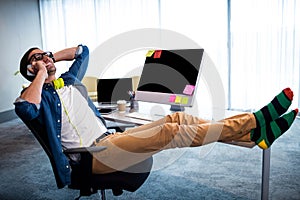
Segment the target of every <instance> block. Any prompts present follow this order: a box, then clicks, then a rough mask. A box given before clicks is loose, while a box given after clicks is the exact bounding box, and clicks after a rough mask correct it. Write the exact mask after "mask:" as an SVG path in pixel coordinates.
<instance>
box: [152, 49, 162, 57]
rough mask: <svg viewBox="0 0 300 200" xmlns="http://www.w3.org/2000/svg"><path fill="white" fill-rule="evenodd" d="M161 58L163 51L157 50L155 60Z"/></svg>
mask: <svg viewBox="0 0 300 200" xmlns="http://www.w3.org/2000/svg"><path fill="white" fill-rule="evenodd" d="M160 56H161V50H156V51H155V53H154V57H153V58H160Z"/></svg>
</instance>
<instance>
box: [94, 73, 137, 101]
mask: <svg viewBox="0 0 300 200" xmlns="http://www.w3.org/2000/svg"><path fill="white" fill-rule="evenodd" d="M128 91H132V79H131V78H114V79H98V83H97V100H98V102H99V103H102V104H116V103H117V101H118V100H126V101H129V94H128Z"/></svg>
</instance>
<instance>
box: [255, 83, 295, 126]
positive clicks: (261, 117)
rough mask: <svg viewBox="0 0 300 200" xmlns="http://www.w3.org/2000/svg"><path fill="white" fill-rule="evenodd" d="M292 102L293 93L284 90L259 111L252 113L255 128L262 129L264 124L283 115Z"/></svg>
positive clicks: (286, 89)
mask: <svg viewBox="0 0 300 200" xmlns="http://www.w3.org/2000/svg"><path fill="white" fill-rule="evenodd" d="M292 100H293V91H292V90H291V89H290V88H285V89H284V90H282V92H280V93H279V94H278V95H277V96H276V97H274V99H273V100H272V101H271V102H270V103H269V104H268V105H266V106H264V107H263V108H262V109H260V110H259V111H257V112H255V113H253V114H254V116H255V119H256V124H257V127H263V126H264V125H265V124H268V123H270V122H271V121H274V120H275V119H277V118H278V117H280V116H281V115H282V114H283V113H285V112H286V111H287V110H288V108H289V107H290V105H291V104H292Z"/></svg>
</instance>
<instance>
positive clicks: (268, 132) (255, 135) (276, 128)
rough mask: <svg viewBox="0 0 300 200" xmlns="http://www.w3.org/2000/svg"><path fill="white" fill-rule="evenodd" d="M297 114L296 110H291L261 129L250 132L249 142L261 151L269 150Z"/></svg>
mask: <svg viewBox="0 0 300 200" xmlns="http://www.w3.org/2000/svg"><path fill="white" fill-rule="evenodd" d="M297 113H298V109H295V110H292V111H291V112H289V113H287V114H285V115H283V116H282V117H280V118H277V119H275V120H274V121H272V122H271V123H268V124H266V125H265V126H263V127H257V128H255V129H253V130H252V131H251V140H252V141H254V142H255V143H256V144H257V145H258V146H259V147H260V148H262V149H267V148H269V147H270V146H271V144H272V143H273V142H274V141H275V140H276V139H277V138H279V137H280V136H281V135H282V134H283V133H284V132H286V131H287V130H288V129H289V128H290V126H291V125H292V123H293V122H294V120H295V118H296V116H297Z"/></svg>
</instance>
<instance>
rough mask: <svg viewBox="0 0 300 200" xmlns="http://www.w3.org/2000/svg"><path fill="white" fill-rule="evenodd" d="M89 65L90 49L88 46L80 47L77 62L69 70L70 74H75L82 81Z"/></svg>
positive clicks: (76, 56) (76, 57)
mask: <svg viewBox="0 0 300 200" xmlns="http://www.w3.org/2000/svg"><path fill="white" fill-rule="evenodd" d="M88 63H89V49H88V47H87V46H84V45H78V51H77V53H76V55H75V61H74V62H73V64H72V65H71V67H70V68H69V73H71V74H73V75H74V76H75V77H76V78H77V79H79V80H80V81H81V80H82V79H83V77H84V75H85V73H86V70H87V67H88Z"/></svg>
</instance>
